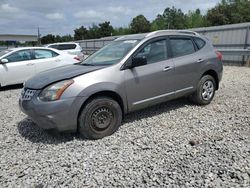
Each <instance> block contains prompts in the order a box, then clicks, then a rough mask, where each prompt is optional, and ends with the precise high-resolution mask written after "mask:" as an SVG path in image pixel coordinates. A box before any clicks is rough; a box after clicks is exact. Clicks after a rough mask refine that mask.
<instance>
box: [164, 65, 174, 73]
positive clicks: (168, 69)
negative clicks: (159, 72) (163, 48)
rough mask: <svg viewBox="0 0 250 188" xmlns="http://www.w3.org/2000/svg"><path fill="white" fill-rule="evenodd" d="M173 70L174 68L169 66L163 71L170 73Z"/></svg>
mask: <svg viewBox="0 0 250 188" xmlns="http://www.w3.org/2000/svg"><path fill="white" fill-rule="evenodd" d="M172 68H173V67H170V66H167V67H165V68H164V69H163V71H164V72H165V71H170V70H171V69H172Z"/></svg>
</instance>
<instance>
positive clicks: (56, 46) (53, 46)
mask: <svg viewBox="0 0 250 188" xmlns="http://www.w3.org/2000/svg"><path fill="white" fill-rule="evenodd" d="M48 47H49V48H54V49H57V50H58V49H59V46H58V45H50V46H48Z"/></svg>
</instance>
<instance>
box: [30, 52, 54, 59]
mask: <svg viewBox="0 0 250 188" xmlns="http://www.w3.org/2000/svg"><path fill="white" fill-rule="evenodd" d="M34 55H35V59H46V58H52V57H56V56H58V54H57V53H55V52H53V51H51V50H34Z"/></svg>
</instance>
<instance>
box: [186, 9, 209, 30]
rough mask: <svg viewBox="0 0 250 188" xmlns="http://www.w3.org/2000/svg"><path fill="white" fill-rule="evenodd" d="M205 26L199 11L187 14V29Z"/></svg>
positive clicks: (203, 18)
mask: <svg viewBox="0 0 250 188" xmlns="http://www.w3.org/2000/svg"><path fill="white" fill-rule="evenodd" d="M203 26H206V20H205V17H204V16H203V15H201V11H200V9H196V10H195V11H189V12H188V14H187V27H188V28H194V27H203Z"/></svg>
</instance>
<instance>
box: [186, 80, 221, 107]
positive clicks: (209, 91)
mask: <svg viewBox="0 0 250 188" xmlns="http://www.w3.org/2000/svg"><path fill="white" fill-rule="evenodd" d="M215 90H216V84H215V80H214V78H213V77H212V76H210V75H205V76H203V77H202V78H201V80H200V81H199V83H198V87H197V90H196V92H195V93H194V94H193V95H192V96H191V99H192V101H193V102H195V103H196V104H198V105H207V104H209V103H210V102H211V101H212V100H213V98H214V95H215Z"/></svg>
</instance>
